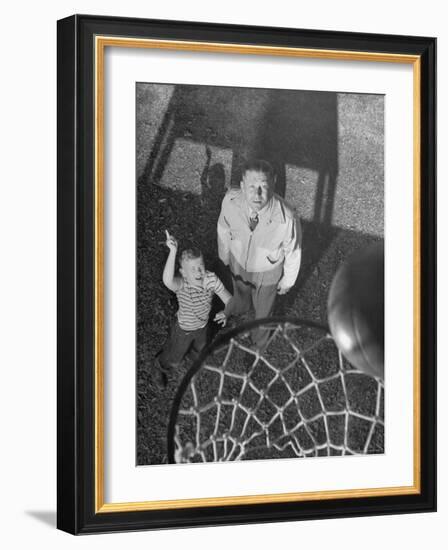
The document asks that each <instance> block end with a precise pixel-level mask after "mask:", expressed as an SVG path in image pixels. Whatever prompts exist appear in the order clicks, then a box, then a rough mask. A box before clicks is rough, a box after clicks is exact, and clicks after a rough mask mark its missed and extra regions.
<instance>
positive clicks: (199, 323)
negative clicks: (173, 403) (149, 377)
mask: <svg viewBox="0 0 448 550" xmlns="http://www.w3.org/2000/svg"><path fill="white" fill-rule="evenodd" d="M165 233H166V245H167V247H168V248H169V254H168V258H167V260H166V264H165V268H164V270H163V283H164V284H165V286H166V287H167V288H169V289H170V290H171V291H173V292H175V293H176V296H177V301H178V304H179V309H178V311H177V315H176V319H175V321H174V323H173V326H172V328H171V332H170V336H169V338H168V340H167V342H166V344H165V346H164V347H163V350H162V353H161V355H159V363H160V365H161V367H162V369H163V370H162V372H161V375H162V384H163V385H164V386H165V385H166V383H167V376H166V371H167V370H171V369H172V368H175V367H177V366H178V365H179V364H180V362H181V361H182V359H183V358H184V357H185V355H186V354H187V353H188V351H189V350H190V348H191V350H192V351H193V353H194V354H195V355H199V353H200V352H201V351H202V349H203V348H204V347H205V346H206V345H207V328H208V317H209V314H210V310H211V304H212V298H213V294H217V295H218V296H219V297H220V298H221V300H222V302H223V303H224V305H225V306H227V304H229V302H230V299H231V297H232V295H231V294H230V293H229V292H228V291H227V290H226V289H225V288H224V285H223V284H222V282H221V281H220V280H219V279H218V277H217V276H216V275H215V274H214V273H212V272H211V271H206V270H205V266H204V259H203V257H202V253H201V251H200V250H197V249H188V250H184V251H183V252H182V254H181V257H180V270H179V272H180V275H181V277H177V276H175V274H174V271H175V263H176V254H177V241H176V239H175V238H174V237H173V236H172V235H170V234H169V233H168V231H166V230H165ZM214 321H216V322H217V323H219V324H220V325H222V326H225V324H226V310H225V309H224V310H223V311H220V312H219V313H217V314H216V316H215V318H214Z"/></svg>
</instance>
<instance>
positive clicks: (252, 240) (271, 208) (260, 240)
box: [218, 189, 302, 287]
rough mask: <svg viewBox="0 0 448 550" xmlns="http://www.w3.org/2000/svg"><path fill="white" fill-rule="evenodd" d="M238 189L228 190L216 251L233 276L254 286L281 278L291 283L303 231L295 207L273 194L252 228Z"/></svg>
mask: <svg viewBox="0 0 448 550" xmlns="http://www.w3.org/2000/svg"><path fill="white" fill-rule="evenodd" d="M249 216H250V212H249V208H248V206H247V203H246V200H245V198H244V195H243V193H242V191H241V190H240V189H231V190H230V191H228V193H227V194H226V196H225V197H224V199H223V201H222V206H221V214H220V216H219V220H218V252H219V257H220V259H221V260H222V261H223V262H224V263H225V264H226V265H229V266H230V269H231V271H232V273H233V275H234V276H237V277H241V278H242V279H243V280H245V281H247V282H249V283H252V284H253V285H255V286H261V285H263V286H264V285H271V284H272V285H274V284H277V283H278V281H279V280H280V279H281V278H282V277H283V278H284V280H283V283H284V285H285V286H287V287H291V286H293V285H294V283H295V281H296V279H297V275H298V273H299V269H300V260H301V253H302V232H301V227H300V222H299V220H298V218H297V217H296V215H295V212H294V210H293V209H292V208H291V207H290V206H288V205H287V204H286V203H285V201H284V200H283V199H282V198H281V197H279V196H277V195H274V196H273V197H272V198H271V200H270V201H269V203H268V204H267V205H266V206H265V207H264V208H263V209H262V210H261V211H260V212H259V222H258V225H257V226H256V228H255V229H254V231H251V230H250V228H249Z"/></svg>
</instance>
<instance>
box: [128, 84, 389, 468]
mask: <svg viewBox="0 0 448 550" xmlns="http://www.w3.org/2000/svg"><path fill="white" fill-rule="evenodd" d="M135 94H136V118H135V131H136V134H135V135H136V152H135V153H136V177H137V181H136V199H137V201H136V204H137V206H136V214H137V215H136V220H137V221H136V247H137V250H136V274H137V276H136V335H137V336H136V366H135V367H136V380H137V388H136V403H137V410H136V420H137V422H136V430H137V434H136V441H137V448H136V464H137V465H138V466H143V465H160V464H168V463H190V462H224V461H234V460H265V459H277V458H289V459H296V458H313V457H335V459H339V460H345V459H347V460H349V458H343V457H348V456H349V455H367V454H382V453H384V452H385V444H386V441H387V434H385V412H384V408H385V407H384V401H385V384H384V369H385V368H386V369H387V368H388V366H387V365H386V367H385V365H384V207H385V194H384V141H385V131H384V127H385V98H384V95H382V94H361V93H347V92H344V93H342V92H338V91H337V90H335V91H319V90H293V89H264V88H245V87H224V86H204V85H185V84H176V83H167V84H160V83H157V84H155V83H151V82H137V83H136V88H135Z"/></svg>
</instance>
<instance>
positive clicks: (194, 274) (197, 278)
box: [180, 258, 205, 286]
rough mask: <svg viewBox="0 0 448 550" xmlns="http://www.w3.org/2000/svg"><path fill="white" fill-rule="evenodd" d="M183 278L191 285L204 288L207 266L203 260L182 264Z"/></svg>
mask: <svg viewBox="0 0 448 550" xmlns="http://www.w3.org/2000/svg"><path fill="white" fill-rule="evenodd" d="M180 272H181V274H182V276H183V277H184V278H185V279H186V280H187V282H188V283H190V285H193V286H202V283H203V282H204V276H205V266H204V260H203V258H191V259H188V260H184V261H183V262H182V267H181V268H180Z"/></svg>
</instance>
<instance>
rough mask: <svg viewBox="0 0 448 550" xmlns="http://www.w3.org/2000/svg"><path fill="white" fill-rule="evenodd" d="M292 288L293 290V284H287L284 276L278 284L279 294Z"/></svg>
mask: <svg viewBox="0 0 448 550" xmlns="http://www.w3.org/2000/svg"><path fill="white" fill-rule="evenodd" d="M290 290H291V286H287V285H285V282H284V280H283V278H282V279H280V281H279V282H278V285H277V294H279V295H282V294H286V293H287V292H289V291H290Z"/></svg>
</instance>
